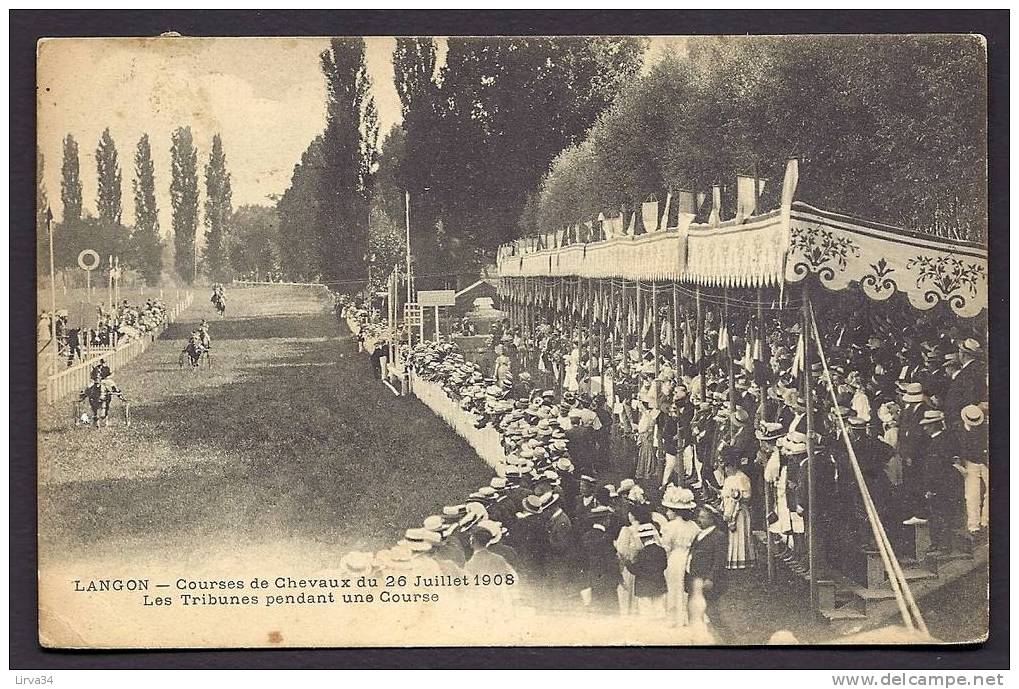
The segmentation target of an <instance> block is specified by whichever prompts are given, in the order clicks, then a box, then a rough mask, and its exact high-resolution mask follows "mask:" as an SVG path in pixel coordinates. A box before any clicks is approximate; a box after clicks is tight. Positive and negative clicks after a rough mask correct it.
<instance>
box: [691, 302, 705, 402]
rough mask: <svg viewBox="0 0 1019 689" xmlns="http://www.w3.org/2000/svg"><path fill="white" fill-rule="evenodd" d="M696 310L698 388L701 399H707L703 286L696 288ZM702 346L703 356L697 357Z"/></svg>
mask: <svg viewBox="0 0 1019 689" xmlns="http://www.w3.org/2000/svg"><path fill="white" fill-rule="evenodd" d="M694 308H695V309H696V316H697V322H696V323H695V324H694V325H695V327H694V343H693V346H694V352H693V356H694V359H696V361H694V365H695V366H696V367H697V387H698V388H699V389H700V391H701V399H705V397H704V395H705V391H704V342H703V340H704V314H703V313H701V286H700V285H697V286H696V287H694ZM698 343H700V345H701V356H699V357H698V356H697V344H698Z"/></svg>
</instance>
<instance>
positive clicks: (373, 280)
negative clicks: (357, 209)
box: [368, 201, 407, 292]
mask: <svg viewBox="0 0 1019 689" xmlns="http://www.w3.org/2000/svg"><path fill="white" fill-rule="evenodd" d="M406 256H407V253H406V236H405V234H404V227H403V224H402V223H400V222H399V220H396V219H394V218H392V217H391V216H390V215H389V214H388V213H387V212H386V210H385V208H384V207H383V206H382V204H381V202H378V201H376V202H373V203H372V209H371V215H370V216H369V220H368V265H369V274H370V280H369V282H368V287H369V289H370V290H371V291H373V292H378V291H384V290H385V288H386V280H387V279H388V278H389V276H390V275H391V274H392V272H393V270H394V269H395V270H396V271H397V273H398V274H399V275H403V274H404V272H405V271H404V269H403V267H404V265H405V262H406V260H407V259H406Z"/></svg>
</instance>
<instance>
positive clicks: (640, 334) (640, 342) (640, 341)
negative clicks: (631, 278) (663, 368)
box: [636, 280, 644, 361]
mask: <svg viewBox="0 0 1019 689" xmlns="http://www.w3.org/2000/svg"><path fill="white" fill-rule="evenodd" d="M636 284H637V351H638V352H640V357H641V361H643V360H644V311H643V309H642V308H641V306H642V305H641V303H640V301H641V299H640V280H637V283H636Z"/></svg>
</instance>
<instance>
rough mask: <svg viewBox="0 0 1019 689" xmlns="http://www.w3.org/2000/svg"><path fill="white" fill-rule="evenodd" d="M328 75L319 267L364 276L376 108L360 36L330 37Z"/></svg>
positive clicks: (338, 275) (325, 57)
mask: <svg viewBox="0 0 1019 689" xmlns="http://www.w3.org/2000/svg"><path fill="white" fill-rule="evenodd" d="M319 57H320V63H321V68H322V72H323V74H324V75H325V79H326V95H327V99H326V129H325V132H324V133H323V136H322V154H323V155H322V157H323V169H322V174H320V175H319V176H318V193H317V197H318V211H319V216H318V222H317V223H316V230H317V232H318V237H317V243H316V244H317V247H316V248H317V255H318V259H319V266H318V267H319V271H320V272H321V274H322V275H323V276H324V277H326V279H328V280H359V279H363V278H365V277H366V266H365V257H366V253H367V245H368V227H367V225H368V223H367V218H368V203H367V200H368V196H369V194H370V189H369V185H370V173H371V170H372V168H373V167H374V164H375V156H376V155H377V145H378V134H379V124H378V112H377V111H376V109H375V102H374V100H373V98H372V96H371V77H370V76H369V75H368V70H367V67H366V66H365V61H364V40H363V39H361V38H356V37H355V38H350V37H348V38H333V39H332V40H331V41H330V49H329V50H327V51H324V52H323V53H322V54H321V55H320V56H319Z"/></svg>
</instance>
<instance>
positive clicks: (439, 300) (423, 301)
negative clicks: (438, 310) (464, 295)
mask: <svg viewBox="0 0 1019 689" xmlns="http://www.w3.org/2000/svg"><path fill="white" fill-rule="evenodd" d="M418 304H420V305H421V306H456V290H451V289H432V290H421V291H419V292H418Z"/></svg>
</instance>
